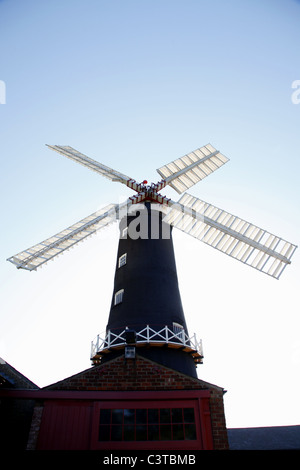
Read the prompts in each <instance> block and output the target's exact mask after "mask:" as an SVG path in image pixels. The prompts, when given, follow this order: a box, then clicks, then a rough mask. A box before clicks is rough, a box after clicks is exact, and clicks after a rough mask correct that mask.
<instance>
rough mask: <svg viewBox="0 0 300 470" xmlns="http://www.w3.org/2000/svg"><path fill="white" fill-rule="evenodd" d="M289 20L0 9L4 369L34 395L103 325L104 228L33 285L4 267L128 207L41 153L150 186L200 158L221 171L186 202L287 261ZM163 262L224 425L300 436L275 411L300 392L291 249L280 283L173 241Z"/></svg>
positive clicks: (74, 4) (194, 5)
mask: <svg viewBox="0 0 300 470" xmlns="http://www.w3.org/2000/svg"><path fill="white" fill-rule="evenodd" d="M299 20H300V2H297V1H294V0H251V1H250V0H239V1H237V0H236V1H234V0H231V1H226V2H224V1H222V0H209V1H201V0H197V1H196V0H184V1H183V0H160V1H158V0H151V1H150V0H143V1H137V0H135V1H134V0H132V1H130V0H122V1H121V0H119V1H117V0H111V1H109V2H108V1H103V0H100V1H99V0H98V1H96V0H88V1H85V2H83V1H77V0H75V1H74V0H72V1H71V0H60V1H58V0H52V1H51V2H37V1H31V0H27V1H26V2H24V1H21V0H14V1H8V0H2V1H0V80H2V81H4V83H5V84H6V104H0V123H1V126H0V150H1V162H2V171H1V193H2V194H1V214H2V221H3V229H2V231H1V238H2V240H1V261H0V269H1V271H0V276H1V277H0V279H1V305H2V307H1V319H0V321H1V323H0V325H1V329H0V356H1V357H3V358H4V359H5V360H7V361H8V362H9V363H11V365H13V366H14V367H16V368H17V369H18V370H20V371H21V372H22V373H24V374H25V375H27V376H28V377H29V378H30V379H31V380H33V381H34V382H36V383H37V384H38V385H40V386H44V385H48V384H49V383H53V382H55V381H57V380H60V379H62V378H64V377H67V376H69V375H72V374H73V373H76V372H79V371H80V370H83V369H85V368H87V367H89V366H90V362H89V352H90V350H89V347H90V341H91V340H92V339H93V338H94V337H95V336H96V335H97V334H98V333H100V332H102V331H103V330H104V329H105V326H106V321H107V316H108V309H109V304H110V300H111V295H112V283H113V275H114V263H115V257H116V247H117V229H116V227H114V228H111V229H109V230H108V231H106V232H105V233H102V234H99V236H96V237H95V238H93V239H91V240H87V241H86V242H85V243H83V244H82V245H80V246H79V247H78V248H75V249H74V250H72V251H70V252H68V253H67V254H65V255H64V256H63V257H61V258H59V259H58V260H56V261H55V262H53V263H51V264H50V265H48V266H46V267H45V268H43V269H42V270H40V271H37V272H36V273H29V272H26V271H21V270H20V271H17V270H16V268H15V267H14V266H13V265H11V264H10V263H8V262H6V261H5V260H6V258H8V257H9V256H11V255H13V254H15V253H18V252H19V251H22V250H23V249H26V248H27V247H29V246H31V245H34V244H36V243H38V242H40V241H42V240H43V239H45V238H47V237H48V236H50V235H52V234H54V233H56V232H58V231H60V230H62V229H63V228H65V227H67V226H68V225H71V224H72V223H74V222H76V221H77V220H80V219H81V218H83V217H85V216H86V215H88V214H90V213H93V212H94V211H95V210H96V209H98V208H101V207H102V206H104V205H106V204H108V203H110V202H119V200H120V198H122V197H126V196H128V195H130V194H131V191H130V190H129V189H127V188H125V187H123V186H121V185H117V184H113V183H111V182H109V181H108V180H106V179H104V178H101V177H100V176H99V175H97V174H95V173H93V172H91V171H89V170H87V169H85V168H83V167H81V166H80V165H76V163H74V162H71V161H70V160H68V159H65V158H64V157H62V156H60V155H58V154H56V153H55V152H52V151H50V150H49V149H48V148H47V147H46V146H45V144H60V145H71V146H73V147H75V148H76V149H78V150H79V151H81V152H83V153H86V154H87V155H89V156H90V157H91V158H95V159H96V160H99V161H100V162H102V163H104V164H106V165H108V166H111V167H112V168H114V169H116V170H119V171H121V172H122V173H125V174H128V175H129V176H131V177H132V178H134V179H136V180H137V181H140V180H143V179H145V178H146V179H147V180H148V181H154V182H156V181H157V180H159V179H160V178H159V175H158V174H157V173H156V171H155V170H156V169H157V168H159V167H160V166H162V165H163V164H165V163H168V162H169V161H171V160H174V159H175V158H178V157H181V156H182V155H184V154H186V153H188V152H190V151H192V150H194V149H195V148H197V147H200V146H202V145H205V144H206V143H208V142H210V143H211V144H212V145H213V146H214V147H216V148H218V149H219V150H220V151H221V152H222V153H223V154H224V155H226V156H227V157H228V158H230V161H229V162H228V163H227V164H226V165H224V167H222V168H221V169H219V170H218V171H217V172H215V173H214V174H213V175H211V176H210V177H208V178H206V179H205V180H204V181H202V182H201V183H199V184H198V185H196V186H194V187H193V188H192V189H191V190H190V192H191V193H192V194H194V195H195V196H197V197H199V198H201V199H203V200H205V201H207V202H210V203H212V204H214V205H217V206H219V207H221V208H223V209H225V210H228V211H229V212H231V213H233V214H236V215H239V216H240V217H242V218H244V219H246V220H249V221H250V222H253V223H255V224H257V225H259V226H261V227H263V228H265V229H266V230H269V231H270V232H273V233H275V234H276V235H279V236H282V237H283V238H286V239H287V240H288V241H291V242H293V243H295V244H298V245H299V239H300V224H299V202H300V198H299V170H300V168H299V167H300V164H299V161H300V160H299V155H300V132H299V129H300V126H299V124H300V104H294V103H293V102H292V99H291V98H292V93H293V92H294V91H295V90H293V89H292V83H293V82H294V81H295V80H300V67H299V65H300V64H299V62H300V61H299V44H300V29H299ZM299 96H300V95H299ZM164 193H165V194H166V195H168V196H169V197H172V198H173V199H174V200H176V199H177V198H178V195H177V194H176V193H175V192H174V191H172V190H171V189H166V191H165V192H164ZM175 250H176V256H177V267H178V276H179V281H180V288H181V292H182V300H183V304H184V308H185V314H186V320H187V323H188V326H189V330H190V332H191V333H192V332H194V331H195V332H196V333H197V335H198V336H199V337H201V338H202V340H203V347H204V353H205V360H204V364H203V365H202V366H201V367H199V368H198V376H199V378H203V379H204V380H207V381H209V382H211V383H215V384H217V385H219V386H222V387H224V388H225V389H226V390H227V393H226V395H225V412H226V418H227V424H228V426H229V427H235V426H260V425H282V424H283V425H285V424H300V406H299V402H298V399H297V396H296V395H295V400H294V401H293V399H289V403H288V405H287V404H286V403H285V407H284V409H283V408H282V409H281V408H280V407H279V409H278V397H277V395H275V392H276V391H277V392H278V381H279V382H280V384H282V386H283V385H284V388H285V390H287V389H289V390H291V389H293V390H297V389H299V386H300V377H299V368H300V338H299V326H300V321H299V313H300V312H299V303H298V295H297V294H298V289H299V280H300V275H299V273H300V264H299V254H298V250H297V251H296V254H295V256H294V258H293V263H292V265H291V266H289V267H288V268H287V269H286V270H285V272H284V273H283V275H282V277H281V279H280V281H275V280H273V279H271V278H269V277H267V276H266V275H264V274H261V273H258V272H256V271H255V270H253V269H251V268H249V267H246V266H244V265H242V264H241V263H239V262H237V261H234V260H232V259H230V258H228V257H227V256H225V255H222V254H220V253H218V252H216V251H215V250H213V249H212V248H209V247H206V246H205V245H204V244H202V243H201V242H199V241H196V240H193V239H192V238H191V237H188V236H184V235H182V234H180V233H178V232H177V233H176V234H175ZM277 392H276V393H277Z"/></svg>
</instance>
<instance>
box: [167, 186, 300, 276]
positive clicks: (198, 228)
mask: <svg viewBox="0 0 300 470" xmlns="http://www.w3.org/2000/svg"><path fill="white" fill-rule="evenodd" d="M169 205H170V209H169V212H167V213H166V215H165V218H164V220H165V222H168V223H170V224H171V225H173V226H174V227H176V228H178V229H180V230H182V231H184V232H185V233H188V234H189V235H191V236H193V237H195V238H197V239H199V240H201V241H203V242H204V243H206V244H208V245H209V246H212V247H214V248H216V249H217V250H219V251H221V252H222V253H225V254H227V255H229V256H230V257H232V258H234V259H237V260H239V261H241V262H243V263H245V264H247V265H249V266H251V267H253V268H255V269H257V270H259V271H261V272H264V273H266V274H269V275H270V276H272V277H274V278H276V279H279V277H280V275H281V273H282V271H283V270H284V268H285V267H286V265H287V264H290V262H291V261H290V260H291V257H292V255H293V253H294V251H295V250H296V248H297V247H296V245H293V244H292V243H290V242H287V241H286V240H283V239H281V238H279V237H277V236H275V235H273V234H271V233H269V232H267V231H266V230H263V229H261V228H259V227H257V226H256V225H254V224H251V223H249V222H247V221H245V220H242V219H240V218H238V217H236V216H234V215H232V214H230V213H229V212H226V211H224V210H221V209H219V208H217V207H215V206H213V205H211V204H207V203H206V202H204V201H201V200H200V199H198V198H196V197H193V196H191V195H190V194H187V193H186V194H184V195H183V196H182V197H181V198H180V200H179V201H178V203H176V202H173V201H171V202H170V203H169ZM192 221H193V222H194V223H193V224H192ZM191 227H192V228H191Z"/></svg>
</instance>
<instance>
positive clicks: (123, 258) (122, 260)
mask: <svg viewBox="0 0 300 470" xmlns="http://www.w3.org/2000/svg"><path fill="white" fill-rule="evenodd" d="M126 261H127V253H124V254H123V255H121V256H120V258H119V262H118V267H119V268H121V267H122V266H124V265H125V264H126Z"/></svg>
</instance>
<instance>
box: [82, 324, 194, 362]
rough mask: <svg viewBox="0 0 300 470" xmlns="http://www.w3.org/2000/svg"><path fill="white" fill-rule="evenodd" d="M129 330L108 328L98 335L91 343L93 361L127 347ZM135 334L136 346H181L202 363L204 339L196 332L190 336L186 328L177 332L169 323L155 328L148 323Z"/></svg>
mask: <svg viewBox="0 0 300 470" xmlns="http://www.w3.org/2000/svg"><path fill="white" fill-rule="evenodd" d="M128 331H129V330H128V328H125V329H124V330H123V331H122V332H121V333H114V332H113V331H111V330H108V331H107V332H106V334H105V333H104V334H103V335H100V334H99V335H97V337H96V338H95V339H94V340H93V341H92V345H91V360H92V361H93V363H94V364H99V363H100V362H101V358H102V357H103V355H105V354H108V353H109V352H111V351H112V350H115V349H122V348H125V346H126V345H127V344H128V343H127V341H126V333H127V332H128ZM135 334H136V337H135V343H134V344H133V345H134V346H136V347H142V346H146V345H151V346H161V345H166V346H168V347H173V348H178V349H179V348H180V349H182V350H183V351H185V352H187V353H189V354H191V355H192V356H193V358H194V361H195V363H198V364H199V363H202V359H203V349H202V341H201V340H197V338H196V335H195V334H194V335H193V336H188V335H187V334H186V333H185V331H184V330H181V331H176V332H175V331H173V330H172V329H170V328H169V327H168V326H167V325H166V326H164V327H162V328H161V329H154V328H153V327H150V326H149V325H147V326H145V327H144V328H142V329H141V330H135Z"/></svg>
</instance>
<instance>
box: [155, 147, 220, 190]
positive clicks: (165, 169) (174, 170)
mask: <svg viewBox="0 0 300 470" xmlns="http://www.w3.org/2000/svg"><path fill="white" fill-rule="evenodd" d="M227 161H228V158H227V157H225V156H224V155H222V154H221V153H220V152H219V151H218V150H216V149H215V148H214V147H213V146H212V145H210V144H207V145H205V146H203V147H201V148H199V149H197V150H194V151H193V152H191V153H189V154H187V155H184V156H183V157H181V158H179V159H177V160H174V161H173V162H170V163H168V164H167V165H164V166H162V167H161V168H159V169H158V170H157V172H158V173H159V174H160V176H161V177H162V178H163V179H164V180H166V183H167V184H169V185H170V186H171V187H172V188H173V189H175V191H177V192H178V193H179V194H181V193H182V192H183V191H186V190H187V189H189V188H190V187H191V186H193V185H194V184H196V183H198V182H199V181H201V180H202V179H203V178H205V177H206V176H208V175H210V174H211V173H212V172H213V171H215V170H217V169H218V168H220V167H221V166H222V165H224V163H226V162H227Z"/></svg>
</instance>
